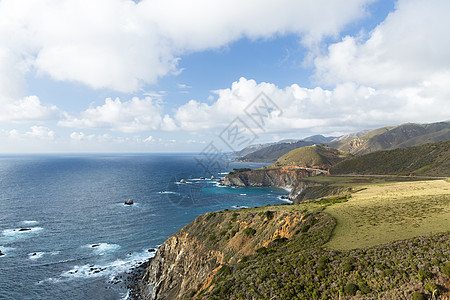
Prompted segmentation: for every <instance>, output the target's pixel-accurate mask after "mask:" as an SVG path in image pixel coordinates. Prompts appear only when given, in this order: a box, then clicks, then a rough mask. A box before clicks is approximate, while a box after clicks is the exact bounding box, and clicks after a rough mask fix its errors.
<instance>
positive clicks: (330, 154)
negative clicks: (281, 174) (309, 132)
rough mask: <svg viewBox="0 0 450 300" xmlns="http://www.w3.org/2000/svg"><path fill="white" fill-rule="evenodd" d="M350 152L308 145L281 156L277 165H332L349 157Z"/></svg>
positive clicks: (326, 166) (325, 166)
mask: <svg viewBox="0 0 450 300" xmlns="http://www.w3.org/2000/svg"><path fill="white" fill-rule="evenodd" d="M348 157H349V155H348V154H345V153H343V152H341V151H339V150H336V149H333V148H330V147H327V146H319V145H315V146H307V147H302V148H298V149H295V150H292V151H290V152H288V153H286V154H285V155H283V156H282V157H280V158H279V159H278V160H277V162H276V163H275V166H306V167H313V166H320V167H324V168H328V167H331V166H332V165H335V164H336V163H338V162H340V161H342V160H344V159H347V158H348Z"/></svg>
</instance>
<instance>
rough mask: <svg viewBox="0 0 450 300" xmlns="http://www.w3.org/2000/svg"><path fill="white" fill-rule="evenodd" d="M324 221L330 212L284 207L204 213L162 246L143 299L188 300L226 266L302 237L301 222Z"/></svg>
mask: <svg viewBox="0 0 450 300" xmlns="http://www.w3.org/2000/svg"><path fill="white" fill-rule="evenodd" d="M322 219H327V221H328V222H332V220H331V219H330V218H329V217H327V216H326V215H321V214H318V215H314V214H309V215H305V213H304V211H301V210H296V209H292V208H288V207H283V206H278V207H274V208H271V209H270V210H268V208H255V209H244V210H239V211H223V212H214V213H208V214H205V215H201V216H199V217H198V218H196V219H195V220H194V221H193V222H192V223H191V224H189V225H187V226H186V227H184V228H183V229H181V230H180V231H178V232H177V233H175V234H174V235H172V236H171V237H169V238H168V239H167V240H166V241H165V242H164V244H163V245H161V247H160V248H159V249H158V251H157V253H156V255H155V257H154V258H153V259H152V260H151V262H150V264H149V266H148V267H147V270H146V272H145V275H144V277H143V279H142V281H141V284H140V294H141V297H142V298H143V299H186V298H190V297H193V296H195V295H198V294H200V293H205V292H207V291H210V290H211V288H212V287H213V283H212V279H213V278H214V276H215V275H216V274H217V273H218V272H220V271H221V269H222V268H223V267H224V266H227V265H229V264H233V263H236V262H238V261H240V260H241V259H242V258H243V257H246V256H249V255H254V254H255V253H257V249H263V247H268V246H270V245H272V244H273V243H274V241H275V242H276V241H277V240H278V241H279V240H280V239H290V238H292V237H293V236H294V235H297V236H301V235H302V233H301V232H300V230H299V229H300V228H301V227H302V225H304V224H310V223H312V222H316V223H318V221H319V220H322ZM222 272H223V271H222Z"/></svg>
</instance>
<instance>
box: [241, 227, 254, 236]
mask: <svg viewBox="0 0 450 300" xmlns="http://www.w3.org/2000/svg"><path fill="white" fill-rule="evenodd" d="M244 233H245V234H246V235H255V233H256V229H253V228H251V227H247V228H245V229H244Z"/></svg>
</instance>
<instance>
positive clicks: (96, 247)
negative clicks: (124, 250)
mask: <svg viewBox="0 0 450 300" xmlns="http://www.w3.org/2000/svg"><path fill="white" fill-rule="evenodd" d="M83 247H88V248H92V249H93V252H94V253H95V254H97V255H105V254H108V253H111V252H114V251H116V250H117V249H119V248H120V245H117V244H108V243H98V244H89V245H84V246H83Z"/></svg>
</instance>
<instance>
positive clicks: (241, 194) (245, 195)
mask: <svg viewBox="0 0 450 300" xmlns="http://www.w3.org/2000/svg"><path fill="white" fill-rule="evenodd" d="M239 195H241V196H247V194H239Z"/></svg>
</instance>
